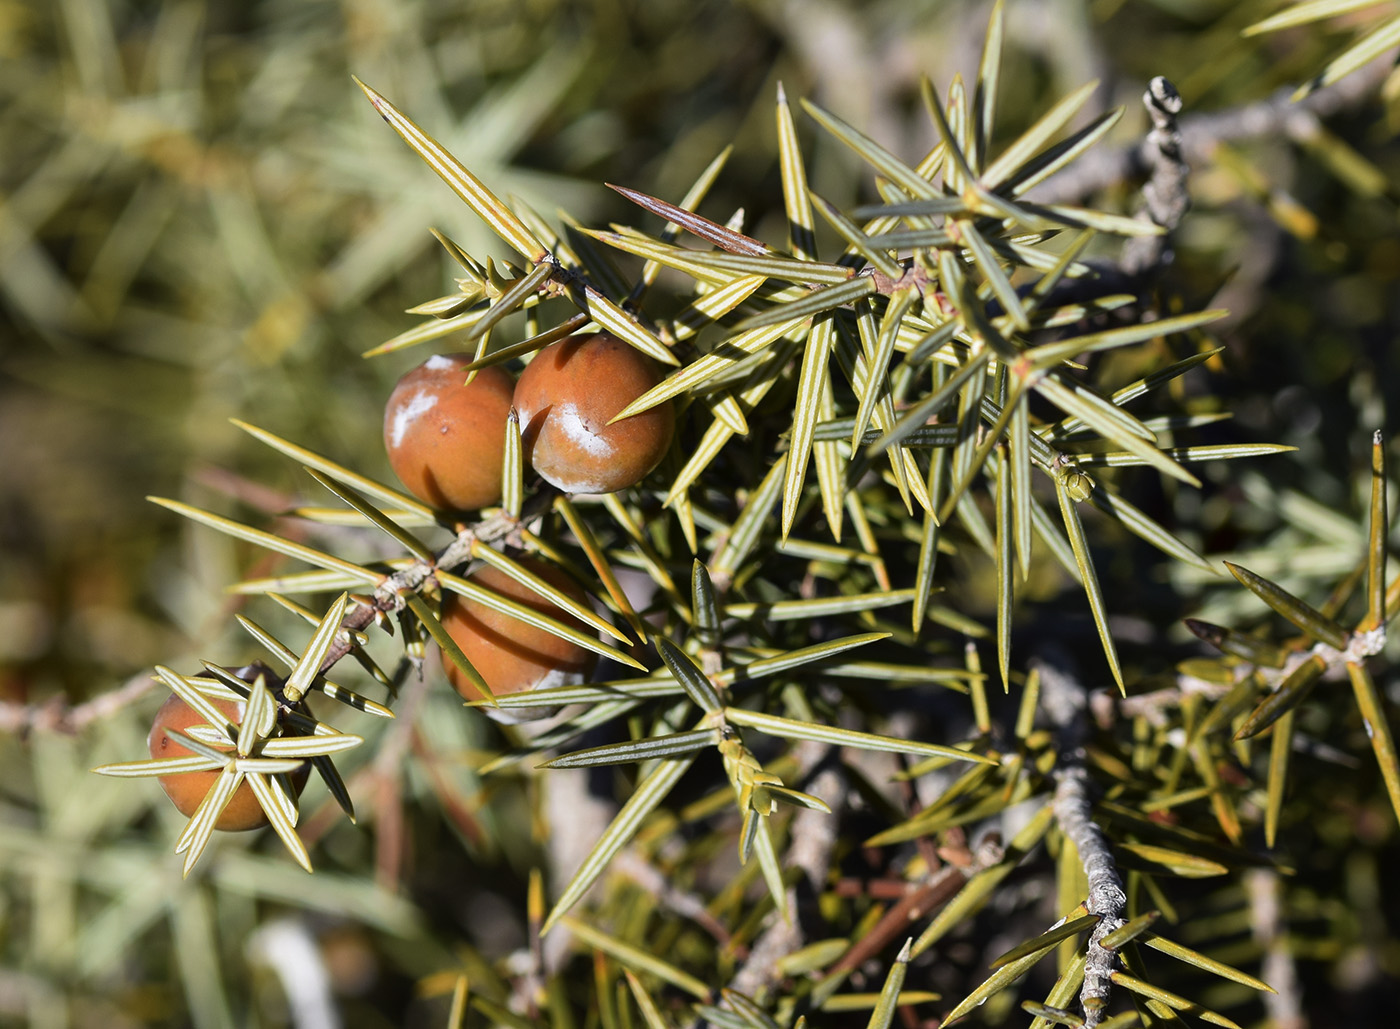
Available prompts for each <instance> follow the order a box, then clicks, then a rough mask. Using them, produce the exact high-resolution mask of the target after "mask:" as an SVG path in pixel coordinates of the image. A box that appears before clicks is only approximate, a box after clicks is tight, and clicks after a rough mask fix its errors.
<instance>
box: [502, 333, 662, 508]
mask: <svg viewBox="0 0 1400 1029" xmlns="http://www.w3.org/2000/svg"><path fill="white" fill-rule="evenodd" d="M660 381H661V375H660V373H659V372H658V371H657V369H656V366H655V364H654V363H653V362H652V361H651V359H650V358H648V357H647V356H646V355H645V354H642V353H641V352H640V351H638V350H637V349H636V348H635V347H631V346H629V345H628V344H626V343H624V342H623V341H622V340H620V339H618V338H617V337H616V336H613V335H611V334H610V333H606V332H599V333H596V334H594V335H590V336H570V337H568V338H567V339H561V340H560V341H559V342H558V343H553V344H551V345H550V346H547V347H545V348H544V349H543V350H541V351H540V352H539V353H538V354H536V355H535V357H534V359H533V360H531V361H530V363H529V364H528V365H527V366H526V367H525V371H524V372H522V373H521V375H520V381H519V382H518V383H517V384H516V387H515V409H516V411H517V412H518V413H519V415H520V429H521V442H522V444H523V446H524V456H525V460H527V461H528V462H530V464H531V465H533V466H534V469H535V471H537V472H539V474H540V475H541V476H543V477H544V478H545V479H546V480H547V481H548V482H550V483H553V484H554V485H555V486H557V487H559V488H560V489H561V490H563V491H564V492H566V493H615V492H617V491H618V490H620V489H626V488H627V487H628V486H632V485H635V484H636V483H638V482H640V481H641V480H642V479H643V478H645V476H646V474H647V473H648V472H650V471H651V470H652V469H653V468H655V467H656V465H657V463H658V462H659V461H660V460H661V458H662V457H663V456H665V454H666V450H667V448H668V447H669V446H670V445H671V435H672V433H673V431H674V429H675V415H674V412H673V411H672V406H671V402H670V401H669V400H668V401H666V402H665V403H663V404H660V405H658V406H657V407H653V408H652V409H651V410H649V411H644V412H642V413H641V414H638V415H634V416H633V417H631V418H625V419H623V420H622V421H620V422H616V423H615V424H612V425H609V424H608V422H609V421H610V420H611V419H612V418H613V417H614V416H615V415H616V414H617V413H618V412H619V411H621V410H622V409H623V408H625V407H626V406H627V405H628V404H630V403H632V401H634V400H636V399H637V398H638V397H640V396H641V395H642V394H643V393H645V392H646V391H647V390H649V389H651V388H652V387H653V386H655V385H656V384H657V383H658V382H660Z"/></svg>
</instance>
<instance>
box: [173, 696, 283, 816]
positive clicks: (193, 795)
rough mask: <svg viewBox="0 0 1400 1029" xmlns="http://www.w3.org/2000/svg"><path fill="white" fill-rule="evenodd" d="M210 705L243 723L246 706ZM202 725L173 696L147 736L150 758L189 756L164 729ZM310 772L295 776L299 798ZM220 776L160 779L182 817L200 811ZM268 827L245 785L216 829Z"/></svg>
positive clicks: (223, 702) (192, 711)
mask: <svg viewBox="0 0 1400 1029" xmlns="http://www.w3.org/2000/svg"><path fill="white" fill-rule="evenodd" d="M209 703H211V704H213V705H214V706H215V707H216V708H218V709H219V711H220V712H221V713H222V714H223V715H224V716H225V717H226V718H228V720H229V721H230V722H232V723H233V724H234V725H237V724H239V723H240V722H242V720H243V710H244V705H243V704H242V703H241V702H238V701H233V700H210V701H209ZM202 722H203V719H202V718H201V717H200V715H199V713H198V712H197V711H195V709H194V708H192V707H190V706H189V705H188V704H186V703H185V702H184V701H183V700H181V699H180V698H179V697H178V696H175V695H174V694H172V695H171V696H170V697H169V698H168V699H167V700H166V701H165V703H164V704H162V705H161V706H160V710H159V711H157V712H156V717H155V721H154V723H152V725H151V732H150V735H149V736H147V737H146V746H147V747H148V748H149V749H150V752H151V757H153V758H168V757H189V756H190V755H191V751H190V750H189V748H187V747H185V746H183V745H182V744H180V743H178V742H176V741H175V740H173V739H171V738H170V736H169V735H167V734H166V732H165V730H166V729H174V730H176V731H177V732H187V730H188V729H189V727H190V726H192V725H198V724H200V723H202ZM308 771H309V769H307V768H305V767H303V768H302V770H301V771H299V772H296V773H294V774H293V775H292V784H293V786H294V787H295V788H296V791H297V793H298V795H300V793H301V790H302V787H304V786H305V785H306V777H307V772H308ZM219 775H220V772H219V771H218V770H217V769H213V770H210V771H204V772H177V773H175V774H174V775H163V776H161V777H160V788H161V789H163V790H164V791H165V795H166V796H167V797H169V798H170V800H171V802H172V803H173V804H174V805H175V807H176V808H177V809H178V810H179V812H180V814H182V815H184V816H186V817H190V816H191V815H193V814H194V813H195V811H196V810H198V808H199V805H200V803H201V802H202V801H203V800H204V798H205V796H206V795H207V794H208V793H209V790H210V788H211V787H213V785H214V780H215V779H217V778H218V777H219ZM266 824H267V815H265V814H264V813H263V809H262V805H260V804H259V803H258V798H257V795H256V794H254V793H253V787H251V786H249V785H248V784H247V783H246V782H245V783H243V784H242V785H240V786H239V787H238V789H236V790H234V793H233V798H232V799H231V800H230V801H229V802H228V807H226V808H224V810H223V812H222V813H221V814H220V815H219V818H218V820H217V821H216V822H215V823H214V828H215V829H221V830H223V831H225V832H241V831H242V830H244V829H257V828H258V827H259V826H264V825H266Z"/></svg>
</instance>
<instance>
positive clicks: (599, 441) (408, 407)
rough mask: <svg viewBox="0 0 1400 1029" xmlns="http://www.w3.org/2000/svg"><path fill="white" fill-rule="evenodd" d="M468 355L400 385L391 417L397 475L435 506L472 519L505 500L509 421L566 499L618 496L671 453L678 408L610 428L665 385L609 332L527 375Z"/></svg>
mask: <svg viewBox="0 0 1400 1029" xmlns="http://www.w3.org/2000/svg"><path fill="white" fill-rule="evenodd" d="M471 361H472V357H471V355H469V354H439V355H437V356H435V357H430V358H428V360H427V361H425V362H424V363H423V364H421V365H419V366H418V367H417V368H415V369H413V370H412V371H411V372H409V373H408V374H407V375H405V376H404V377H403V378H402V379H400V380H399V383H398V385H397V386H395V387H394V392H393V393H392V394H391V395H390V396H389V403H388V406H387V408H386V409H385V412H384V447H385V449H386V450H387V451H388V452H389V463H390V465H392V466H393V469H394V473H395V474H396V475H398V477H399V479H400V480H401V481H402V482H403V484H404V485H405V486H407V487H408V488H409V490H410V491H412V492H413V494H414V495H415V496H417V497H419V498H420V499H422V500H423V501H425V502H427V503H429V504H431V505H433V506H434V507H439V508H446V509H448V510H457V511H472V510H476V509H477V508H481V507H489V506H491V505H492V504H497V503H500V500H501V466H502V461H503V458H504V455H505V440H506V424H507V417H508V415H509V413H510V409H511V408H512V407H514V408H515V411H516V414H517V416H518V417H519V419H520V431H521V437H520V441H521V444H522V447H523V451H522V452H523V454H524V457H525V460H526V462H527V463H528V464H529V465H530V466H531V467H533V468H534V470H535V471H536V472H537V473H538V474H539V475H540V477H541V478H543V479H544V480H545V481H546V482H548V483H550V484H551V485H553V486H556V487H558V488H559V489H561V490H563V491H564V492H565V493H615V492H617V491H618V490H620V489H626V488H627V487H628V486H632V485H635V484H636V483H638V482H640V481H641V480H642V479H643V478H644V477H645V476H646V475H647V473H648V472H650V471H651V470H652V469H653V468H655V467H656V465H657V463H658V462H659V461H660V460H661V458H662V457H663V456H664V455H665V453H666V450H667V448H668V447H669V446H670V445H671V434H672V431H673V429H674V423H675V418H674V415H673V413H672V410H671V403H670V401H667V402H666V403H664V404H662V405H660V406H658V407H654V408H652V409H651V410H649V411H646V412H643V413H642V414H639V415H635V416H633V417H631V418H626V419H624V420H622V421H620V422H617V423H615V424H612V425H609V424H608V423H609V421H610V420H611V419H612V418H614V417H615V416H616V415H617V414H618V413H619V412H620V411H622V410H623V408H625V407H626V406H627V405H628V404H630V403H631V402H632V401H634V400H636V399H637V398H638V397H639V396H641V395H642V394H643V393H645V392H646V391H647V390H649V389H651V388H652V387H653V386H655V385H656V384H657V382H658V381H659V379H660V376H659V374H658V373H657V370H656V367H655V365H654V364H653V363H652V362H651V361H650V360H649V359H648V358H647V357H646V356H645V355H643V354H641V353H640V352H638V351H637V350H636V349H634V348H633V347H631V346H629V345H628V344H627V343H625V342H623V341H622V340H620V339H618V338H617V337H616V336H613V335H611V334H609V333H606V332H599V333H596V334H593V335H587V336H570V337H568V338H567V339H562V340H560V341H559V342H557V343H553V344H551V345H550V346H548V347H545V348H544V349H543V350H541V351H540V352H539V353H538V354H536V355H535V358H534V360H532V361H531V362H530V363H529V364H528V365H527V366H526V367H525V371H524V372H523V373H522V374H521V376H520V381H519V382H512V381H511V377H510V374H509V373H508V372H506V371H505V370H503V369H502V368H500V367H498V366H489V367H486V368H482V369H481V370H480V371H478V372H477V374H476V377H475V378H474V379H472V380H471V382H470V383H469V384H465V385H464V383H466V378H467V373H466V372H464V371H463V369H464V368H465V367H466V366H467V365H468V364H470V363H471Z"/></svg>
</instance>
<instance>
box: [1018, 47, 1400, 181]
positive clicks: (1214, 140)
mask: <svg viewBox="0 0 1400 1029" xmlns="http://www.w3.org/2000/svg"><path fill="white" fill-rule="evenodd" d="M1393 57H1394V55H1393V54H1392V55H1390V57H1385V58H1380V59H1377V60H1375V61H1372V62H1371V63H1370V64H1369V65H1367V66H1366V67H1365V68H1362V69H1361V70H1360V71H1358V72H1356V73H1355V74H1354V75H1349V76H1347V77H1346V78H1344V79H1342V80H1341V81H1339V82H1337V83H1335V84H1334V85H1331V86H1328V87H1327V88H1325V89H1320V90H1318V91H1317V92H1316V93H1313V94H1312V95H1311V96H1308V97H1305V98H1304V99H1302V100H1298V101H1296V102H1295V101H1293V99H1292V96H1293V90H1292V89H1291V88H1288V87H1285V88H1283V89H1280V90H1278V91H1276V92H1275V93H1274V94H1273V95H1272V96H1270V97H1269V98H1268V99H1267V100H1260V101H1257V102H1255V103H1252V104H1244V105H1242V106H1240V107H1236V108H1231V109H1230V110H1227V111H1216V112H1212V113H1210V114H1195V115H1191V116H1190V117H1187V118H1183V119H1182V121H1181V143H1182V145H1181V149H1182V157H1183V158H1184V159H1185V160H1186V161H1187V162H1188V163H1190V164H1195V165H1199V164H1200V163H1202V162H1203V161H1206V160H1208V159H1209V158H1210V156H1211V153H1212V151H1213V150H1214V149H1215V147H1216V146H1217V145H1218V144H1220V143H1227V142H1237V141H1241V140H1248V139H1261V138H1263V137H1266V136H1278V135H1286V136H1288V137H1290V138H1293V139H1305V138H1307V137H1308V136H1309V135H1310V134H1311V133H1313V132H1315V131H1316V126H1317V123H1318V121H1319V120H1321V119H1324V118H1328V117H1331V116H1332V115H1334V114H1338V113H1340V112H1342V111H1345V110H1347V109H1349V108H1353V107H1358V106H1360V105H1361V104H1362V103H1364V102H1365V101H1366V100H1367V99H1369V98H1370V97H1371V96H1372V95H1373V94H1374V93H1375V92H1376V90H1377V89H1378V88H1379V87H1380V84H1381V83H1382V82H1383V81H1384V80H1385V78H1386V76H1387V75H1389V74H1390V71H1391V68H1392V67H1393ZM1152 150H1153V145H1152V143H1151V141H1150V140H1144V141H1142V142H1141V143H1134V144H1132V145H1130V146H1124V147H1120V148H1119V149H1117V150H1110V149H1107V148H1103V149H1099V150H1094V151H1090V152H1089V153H1087V154H1085V155H1084V156H1083V157H1082V158H1081V159H1080V160H1078V161H1076V162H1075V164H1074V166H1073V167H1071V168H1067V169H1066V170H1064V171H1062V172H1061V173H1060V174H1058V175H1055V176H1052V177H1051V178H1050V179H1048V180H1046V181H1045V182H1044V183H1042V184H1041V185H1040V186H1038V187H1037V188H1035V189H1034V190H1032V191H1031V193H1030V196H1031V197H1032V198H1033V199H1034V200H1036V201H1037V202H1039V203H1070V202H1075V201H1079V200H1083V199H1084V198H1086V197H1089V196H1091V195H1093V194H1094V193H1097V192H1099V191H1100V190H1102V189H1107V188H1108V187H1109V186H1113V185H1116V184H1117V183H1120V182H1126V181H1128V180H1130V179H1137V178H1142V177H1143V176H1144V175H1147V174H1148V173H1149V172H1150V170H1151V161H1150V156H1149V155H1150V154H1151V152H1152Z"/></svg>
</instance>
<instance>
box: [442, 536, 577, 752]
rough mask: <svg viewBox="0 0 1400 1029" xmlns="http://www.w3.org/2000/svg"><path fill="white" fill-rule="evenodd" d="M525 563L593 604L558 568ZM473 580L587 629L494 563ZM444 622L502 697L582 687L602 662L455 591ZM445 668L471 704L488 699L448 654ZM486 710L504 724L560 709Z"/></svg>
mask: <svg viewBox="0 0 1400 1029" xmlns="http://www.w3.org/2000/svg"><path fill="white" fill-rule="evenodd" d="M520 563H521V564H522V565H524V566H525V567H526V568H528V569H529V570H530V571H531V572H533V573H534V574H536V575H538V576H539V577H540V578H541V579H544V580H545V581H546V582H548V583H549V584H550V585H551V586H556V587H558V588H559V589H560V590H561V591H563V592H564V593H566V594H567V595H568V596H570V597H572V598H574V599H575V600H578V601H580V602H581V603H586V602H587V594H585V593H584V591H583V590H582V589H580V588H579V586H578V584H577V583H575V582H574V581H573V580H572V579H570V578H569V577H568V576H567V575H565V574H564V573H563V572H562V571H560V570H559V569H558V568H555V567H554V566H553V565H548V564H545V563H544V562H543V561H538V560H535V559H533V558H521V559H520ZM467 579H468V581H469V582H472V583H474V584H476V585H478V586H481V587H483V588H485V589H489V590H491V591H492V592H495V593H499V594H501V595H502V596H504V597H506V598H507V599H508V600H514V601H516V602H518V603H521V604H524V605H526V606H527V607H531V608H534V609H535V610H536V611H539V612H540V613H541V614H547V615H550V616H551V617H553V618H557V619H559V620H560V621H562V622H564V623H565V624H566V625H571V626H573V627H576V628H580V629H581V628H584V626H583V624H582V623H581V622H579V621H578V620H577V619H576V618H573V617H572V616H571V615H569V614H567V613H565V612H563V611H561V610H560V609H559V608H557V607H555V606H554V604H552V603H551V602H550V601H548V600H547V599H545V598H544V597H542V596H540V595H539V594H538V593H536V592H535V591H534V590H532V589H530V588H529V587H527V586H523V585H521V584H520V583H518V582H516V581H515V580H514V579H512V578H510V576H508V575H506V574H505V573H504V572H502V571H500V570H498V569H496V568H492V567H490V566H489V565H488V566H485V567H482V568H480V569H478V570H477V571H475V572H473V573H472V574H471V575H469V576H468V577H467ZM442 624H443V627H444V628H446V629H447V632H448V634H449V635H450V636H451V637H452V639H453V640H454V641H455V642H456V643H457V645H458V646H459V647H461V648H462V653H463V654H465V655H466V657H467V660H468V661H470V662H471V663H472V667H473V668H475V669H476V670H477V671H478V672H479V673H481V677H482V678H483V679H485V680H486V685H488V686H490V687H491V692H492V693H493V694H494V695H495V696H497V697H503V696H507V695H509V694H512V693H521V692H524V691H527V690H534V689H547V688H548V687H551V686H572V685H576V684H578V683H580V682H582V681H583V680H584V679H585V678H586V677H587V676H588V673H589V672H591V671H592V670H593V665H594V663H595V661H596V660H597V658H596V655H595V654H594V653H593V652H592V651H591V650H585V649H584V648H583V647H580V646H579V645H578V644H576V643H570V642H569V641H568V640H565V639H560V638H559V637H558V636H555V635H553V634H552V633H548V632H545V631H544V630H543V629H538V628H536V627H535V626H533V625H527V624H526V623H524V622H522V621H520V620H519V619H518V618H512V617H511V616H510V615H507V614H502V613H501V612H499V611H493V610H491V608H489V607H486V606H485V605H484V604H479V603H477V602H476V601H473V600H470V599H468V598H467V597H463V596H460V595H458V594H455V593H454V594H450V595H449V596H448V597H447V599H446V600H445V601H444V602H443V606H442ZM442 666H443V668H444V669H445V670H446V672H447V678H448V679H449V680H450V681H451V683H452V685H453V687H454V688H455V689H456V690H457V692H458V693H460V694H461V695H462V696H463V697H465V698H466V699H467V700H480V699H482V697H481V693H480V692H479V691H478V690H477V688H476V687H475V686H474V685H472V683H471V682H470V681H469V680H468V679H467V677H466V676H465V675H463V674H462V672H461V670H460V669H459V668H458V667H457V666H456V665H455V664H453V663H452V660H451V658H449V657H448V656H447V655H446V654H444V655H443V658H442ZM482 710H484V711H485V712H486V713H487V714H488V715H490V716H491V717H492V718H494V719H496V721H498V722H502V723H505V724H513V723H515V722H520V721H525V720H527V719H534V718H548V717H549V716H550V715H552V714H554V712H555V710H557V709H555V708H532V709H529V710H528V711H526V710H525V709H516V710H512V711H504V710H500V709H496V708H489V707H488V708H482Z"/></svg>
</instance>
